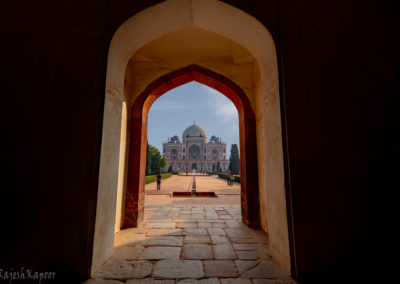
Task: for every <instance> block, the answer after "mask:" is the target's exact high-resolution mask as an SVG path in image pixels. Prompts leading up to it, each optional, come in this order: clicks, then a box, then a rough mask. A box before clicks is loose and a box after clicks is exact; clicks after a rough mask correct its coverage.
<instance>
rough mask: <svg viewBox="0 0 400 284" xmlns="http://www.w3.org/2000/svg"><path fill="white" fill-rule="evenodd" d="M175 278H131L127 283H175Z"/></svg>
mask: <svg viewBox="0 0 400 284" xmlns="http://www.w3.org/2000/svg"><path fill="white" fill-rule="evenodd" d="M174 282H175V281H174V280H156V279H140V280H139V279H131V280H128V281H126V284H174Z"/></svg>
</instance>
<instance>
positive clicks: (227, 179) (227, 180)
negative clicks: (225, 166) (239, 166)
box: [226, 171, 232, 185]
mask: <svg viewBox="0 0 400 284" xmlns="http://www.w3.org/2000/svg"><path fill="white" fill-rule="evenodd" d="M231 175H232V173H231V172H230V171H229V172H228V175H227V176H226V182H227V183H228V185H231Z"/></svg>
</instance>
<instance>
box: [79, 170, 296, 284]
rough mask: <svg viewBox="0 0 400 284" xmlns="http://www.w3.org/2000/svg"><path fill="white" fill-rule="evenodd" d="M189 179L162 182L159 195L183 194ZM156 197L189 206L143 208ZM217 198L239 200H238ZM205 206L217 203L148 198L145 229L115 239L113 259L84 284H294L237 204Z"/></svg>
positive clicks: (209, 182)
mask: <svg viewBox="0 0 400 284" xmlns="http://www.w3.org/2000/svg"><path fill="white" fill-rule="evenodd" d="M202 178H203V177H202ZM202 178H198V186H199V189H200V188H203V189H207V190H206V191H209V190H211V189H213V190H214V191H220V192H223V191H224V190H236V191H237V190H238V189H237V188H236V189H232V188H228V189H227V188H224V185H223V183H225V184H226V182H224V181H223V180H220V179H217V178H215V177H208V178H206V177H204V180H201V179H202ZM189 179H190V178H189ZM189 179H188V178H187V177H174V178H171V179H170V181H169V182H167V181H168V179H167V180H165V181H164V184H163V186H164V188H163V190H165V191H167V190H179V189H185V186H186V184H187V182H188V181H189ZM151 186H152V185H149V186H146V191H150V190H152V188H151ZM236 186H237V187H239V186H238V185H236ZM159 196H162V197H163V198H164V199H168V200H171V199H173V200H176V199H178V200H179V199H180V200H181V201H182V200H190V202H188V204H186V203H185V204H180V203H179V202H178V204H176V203H174V202H176V201H173V204H165V203H164V204H155V203H154V202H153V203H151V202H148V201H149V200H152V198H154V197H159ZM221 196H225V197H226V196H238V197H239V198H240V195H238V194H236V195H232V194H231V195H229V194H227V195H223V194H222V195H221ZM208 200H222V198H220V197H218V198H170V197H168V195H154V194H153V195H152V194H147V195H146V202H145V209H144V213H145V216H144V218H145V223H144V226H143V227H142V228H132V229H126V230H122V231H120V232H118V233H116V235H115V246H114V255H113V257H112V258H111V259H110V260H109V261H108V262H106V263H105V264H104V265H103V266H102V268H101V270H100V271H98V272H97V273H96V274H95V275H94V279H91V280H89V281H87V282H86V283H90V284H117V283H126V284H135V283H144V284H151V283H158V284H162V283H164V284H172V283H180V284H184V283H186V284H188V283H195V284H200V283H201V284H205V283H209V284H214V283H215V284H217V283H220V284H228V283H230V284H236V283H237V284H242V283H243V284H251V283H253V284H262V283H267V284H293V283H295V282H294V281H293V280H291V279H290V278H289V277H287V276H286V275H285V274H284V273H282V271H281V270H280V269H279V268H278V266H277V265H276V264H275V263H274V262H273V261H272V259H271V256H270V254H269V247H268V236H267V234H266V233H264V232H263V231H262V230H254V229H250V228H248V227H247V226H246V225H244V224H243V223H242V222H241V209H240V206H239V204H240V203H238V204H237V205H230V204H225V205H218V206H216V205H206V204H205V203H207V202H208ZM153 201H154V200H153ZM161 201H162V200H161ZM185 202H186V201H185ZM239 202H240V201H239ZM161 203H162V202H161Z"/></svg>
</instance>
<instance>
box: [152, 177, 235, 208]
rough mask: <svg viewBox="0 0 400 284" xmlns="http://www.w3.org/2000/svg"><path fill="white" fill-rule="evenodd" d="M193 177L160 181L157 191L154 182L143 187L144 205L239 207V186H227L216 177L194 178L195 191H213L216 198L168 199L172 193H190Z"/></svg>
mask: <svg viewBox="0 0 400 284" xmlns="http://www.w3.org/2000/svg"><path fill="white" fill-rule="evenodd" d="M192 183H193V176H176V175H174V176H172V177H170V178H167V179H164V180H162V181H161V190H160V191H157V190H156V189H157V184H156V183H155V182H153V183H150V184H146V186H145V192H146V195H145V204H148V205H171V206H179V205H192V206H197V205H214V206H219V205H229V206H240V184H238V183H234V185H233V186H228V185H227V183H226V181H225V180H223V179H220V178H218V177H217V176H196V185H197V188H196V190H197V191H199V192H201V191H203V192H204V191H213V192H215V193H216V194H217V198H210V197H196V198H191V197H174V198H171V197H170V193H171V192H173V191H186V192H187V191H191V190H192V188H191V185H192Z"/></svg>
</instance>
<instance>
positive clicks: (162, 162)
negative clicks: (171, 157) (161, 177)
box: [160, 156, 167, 170]
mask: <svg viewBox="0 0 400 284" xmlns="http://www.w3.org/2000/svg"><path fill="white" fill-rule="evenodd" d="M166 166H167V160H166V159H165V156H162V157H161V160H160V169H161V170H164V169H165V167H166Z"/></svg>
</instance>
